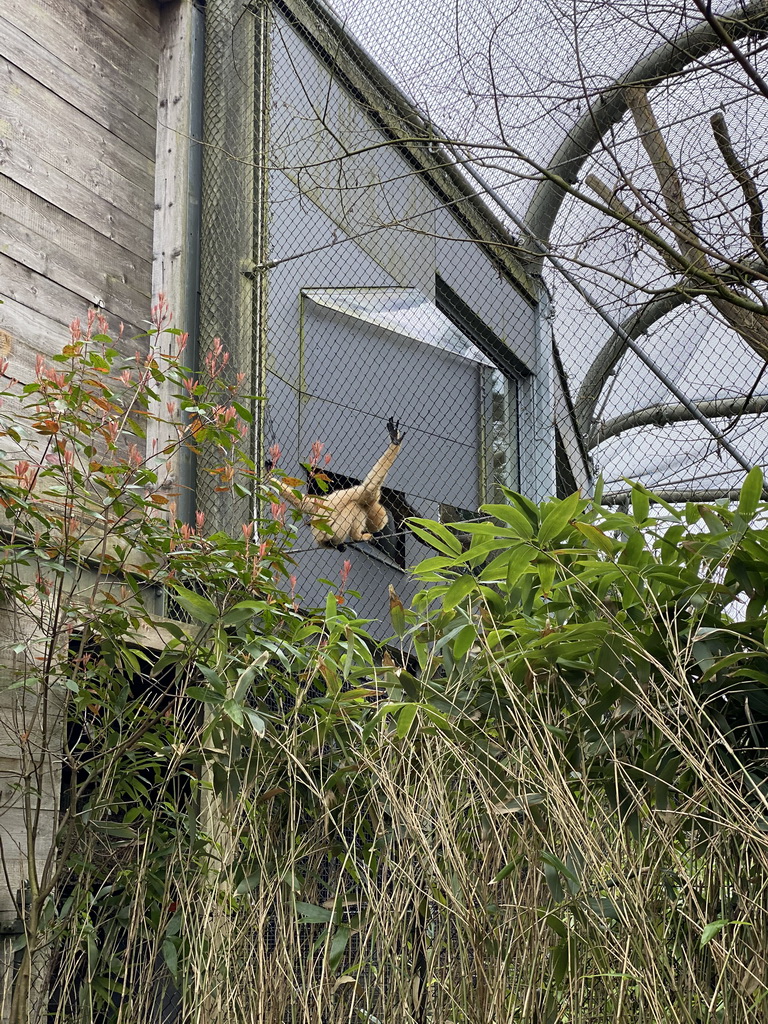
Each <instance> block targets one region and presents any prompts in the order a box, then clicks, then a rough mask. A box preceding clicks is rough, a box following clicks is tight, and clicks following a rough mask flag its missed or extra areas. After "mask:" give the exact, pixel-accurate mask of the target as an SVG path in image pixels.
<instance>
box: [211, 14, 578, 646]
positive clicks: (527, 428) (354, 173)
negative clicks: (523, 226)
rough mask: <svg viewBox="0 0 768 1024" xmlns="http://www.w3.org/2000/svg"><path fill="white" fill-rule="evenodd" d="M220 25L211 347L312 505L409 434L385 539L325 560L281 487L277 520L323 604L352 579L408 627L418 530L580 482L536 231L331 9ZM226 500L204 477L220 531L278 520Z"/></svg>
mask: <svg viewBox="0 0 768 1024" xmlns="http://www.w3.org/2000/svg"><path fill="white" fill-rule="evenodd" d="M206 17H207V28H206V39H207V43H206V75H205V115H204V116H205V144H206V148H205V155H204V180H203V216H202V264H201V347H202V348H203V351H205V346H206V344H207V345H210V344H211V343H212V339H213V338H214V337H216V336H219V337H221V339H222V342H223V344H224V346H225V347H226V348H227V349H228V350H229V351H231V352H232V353H233V356H234V358H233V359H232V362H231V364H230V365H231V370H232V373H233V374H236V373H240V374H245V378H246V381H247V384H248V385H249V386H250V389H251V391H252V393H253V394H255V395H258V396H259V400H258V401H257V402H256V403H255V406H254V411H255V426H254V443H253V456H254V460H255V463H256V465H257V467H258V469H259V472H261V471H262V469H263V467H264V466H265V465H266V464H267V463H274V464H275V466H276V469H277V473H278V474H280V473H284V474H287V476H288V477H289V479H290V480H293V481H296V480H298V481H299V483H300V487H299V489H300V490H301V491H305V490H308V491H309V492H310V493H312V492H314V493H315V494H322V492H323V489H325V490H326V491H327V490H337V489H340V488H344V487H347V486H351V485H354V484H356V483H359V482H360V481H362V480H364V479H365V477H366V475H367V474H368V472H369V471H370V469H371V467H372V466H373V465H374V464H375V462H376V460H377V459H378V458H379V457H380V456H381V455H382V453H383V452H384V451H385V450H386V448H387V447H388V445H389V444H390V434H389V430H388V427H387V424H388V421H389V420H390V418H391V417H392V418H394V420H395V421H397V422H399V429H400V432H401V433H402V434H403V435H404V441H403V444H402V446H401V449H400V452H399V453H398V456H397V459H396V461H395V464H394V466H393V468H392V470H391V472H390V474H389V475H388V477H387V479H386V481H385V484H384V490H383V503H384V506H385V508H386V510H387V514H388V522H387V525H386V527H385V528H384V529H383V530H382V531H380V532H378V533H377V534H376V536H375V537H374V538H373V539H372V540H371V541H370V542H365V541H363V542H359V543H357V544H352V545H348V546H346V548H345V550H343V551H342V550H322V549H319V548H318V547H317V545H316V544H315V542H314V540H313V537H312V535H311V533H310V531H309V529H308V528H307V527H306V525H302V524H301V523H299V522H298V521H296V522H292V520H297V517H296V516H294V515H293V510H292V507H291V505H290V502H289V503H288V506H287V507H284V505H285V502H284V500H282V496H281V495H279V494H277V492H275V495H274V496H275V501H274V503H273V505H274V507H273V508H272V512H271V514H273V515H277V516H278V518H284V519H285V521H286V523H287V524H288V525H289V526H290V527H292V528H293V529H294V530H295V531H296V536H295V541H294V542H293V549H292V556H293V557H294V559H295V563H296V570H295V577H296V579H295V582H294V583H293V584H292V585H293V586H294V587H295V589H296V592H297V595H298V596H299V597H300V598H301V599H302V600H303V601H304V603H305V604H314V603H317V602H318V601H322V600H323V599H324V594H325V591H326V590H327V584H325V583H322V582H321V583H320V584H318V583H317V580H318V579H320V580H323V579H331V580H338V578H339V573H340V572H342V571H344V572H345V573H347V572H348V577H347V578H348V586H349V587H350V588H353V589H356V590H360V591H361V592H363V593H364V603H363V605H362V606H361V608H362V610H363V611H364V614H366V615H369V616H371V617H373V618H376V619H383V620H386V621H387V622H388V611H387V609H388V600H389V598H388V586H389V585H393V586H395V589H396V590H397V591H398V593H399V594H400V596H401V597H403V599H407V598H408V596H409V593H410V589H409V588H411V587H412V584H411V583H409V582H408V579H407V573H406V570H407V568H408V567H409V566H411V565H413V564H415V563H416V562H418V561H419V560H420V559H422V558H423V557H425V556H426V555H429V554H433V553H434V551H432V550H430V548H428V547H426V546H425V545H423V544H422V543H420V542H419V540H418V539H417V537H416V536H415V535H414V533H413V532H412V531H411V530H410V528H409V527H408V525H407V523H406V520H408V519H409V517H414V516H415V517H428V518H431V519H437V520H440V521H443V522H452V521H457V520H466V519H474V518H477V517H478V516H479V515H480V513H479V512H478V509H479V507H480V506H481V505H482V504H483V503H485V502H489V501H490V502H492V501H494V500H499V499H500V498H501V496H502V491H501V486H502V485H504V486H507V487H509V488H512V489H515V490H518V489H519V490H522V491H523V492H525V493H526V494H528V495H530V496H531V497H534V498H545V497H547V496H550V495H553V494H554V493H555V492H556V491H558V490H559V492H560V493H563V492H569V491H571V490H573V489H574V487H575V483H574V478H573V470H572V468H571V465H570V462H569V456H568V445H570V451H571V454H573V450H574V439H573V430H572V429H571V428H569V432H568V437H567V438H565V437H563V436H562V435H561V431H560V430H556V429H555V410H554V406H555V397H554V390H553V389H554V385H555V383H556V380H557V379H558V369H557V366H556V365H555V362H554V361H553V358H552V345H551V325H550V321H549V307H548V303H547V295H546V292H545V290H544V289H543V288H541V287H540V286H539V285H538V283H537V282H536V280H535V279H534V277H533V276H532V275H530V274H529V273H527V272H526V270H525V269H524V267H523V265H522V262H521V260H520V258H519V257H520V250H519V244H518V239H517V236H516V234H515V233H514V232H513V231H512V230H511V229H510V228H509V227H508V226H507V225H505V224H504V223H503V222H502V221H501V220H500V219H499V216H498V212H493V211H491V210H490V209H489V208H488V207H487V206H486V205H484V203H483V200H482V198H481V197H480V196H478V195H477V194H476V193H477V192H478V190H477V188H476V187H475V186H472V185H471V184H470V183H468V182H467V181H466V180H465V179H464V177H463V176H462V175H461V173H460V171H459V170H457V169H456V168H455V167H454V166H453V165H454V163H455V161H454V159H453V157H451V156H450V155H449V154H448V152H447V151H445V150H443V149H441V148H440V147H439V146H435V145H434V143H433V142H432V141H431V139H430V134H431V129H430V128H429V126H428V125H427V124H426V123H425V122H424V120H423V118H422V117H421V116H420V115H419V114H418V112H417V111H415V110H413V109H412V108H411V107H410V106H409V103H408V101H407V100H406V98H405V97H404V96H403V95H401V94H400V93H399V92H398V90H397V88H396V86H395V85H394V84H393V83H392V82H391V81H389V80H387V78H386V76H384V75H383V74H382V73H381V71H380V70H379V69H378V68H377V67H376V65H375V64H373V63H372V62H370V61H368V60H367V58H366V56H365V54H364V53H363V52H362V51H361V50H360V48H359V47H358V46H357V45H356V44H355V43H354V42H353V41H352V40H349V39H347V38H346V37H345V34H344V32H343V31H342V30H341V27H340V26H339V25H338V24H336V23H335V22H334V19H333V16H332V15H330V14H329V12H328V11H327V9H326V8H324V7H322V6H317V5H314V4H306V3H293V2H286V3H273V4H269V5H252V6H251V7H249V8H246V9H245V10H244V9H243V8H242V6H241V5H238V4H232V3H230V2H229V0H216V2H211V3H209V4H208V5H207V14H206ZM560 398H561V403H560V404H561V406H562V408H561V421H562V423H563V424H564V425H565V426H568V423H569V422H570V420H569V413H568V411H567V408H565V406H563V401H562V399H563V395H562V389H561V391H560ZM563 409H565V412H564V413H563ZM219 484H220V481H218V480H217V479H216V478H215V475H213V474H211V473H209V472H208V467H206V465H205V464H201V465H200V466H199V467H198V484H197V502H198V507H199V508H200V509H201V510H202V511H203V512H204V513H205V515H206V522H207V525H208V526H209V527H211V528H220V527H224V528H227V529H230V530H235V531H238V532H239V528H240V527H239V523H240V522H243V521H245V520H246V519H247V518H249V516H250V515H251V514H254V515H257V516H258V515H269V514H270V512H269V505H268V504H265V503H262V505H261V506H259V507H253V508H251V509H248V508H247V506H246V504H245V503H244V504H243V506H242V507H241V508H238V509H236V510H235V511H234V512H233V511H232V509H231V504H230V503H229V497H228V496H227V495H225V494H223V493H222V489H221V488H220V487H219V486H218V485H219ZM291 486H294V485H291ZM347 560H348V561H349V562H350V565H351V568H347V569H345V567H344V563H345V561H347ZM386 628H389V627H388V626H387V627H386Z"/></svg>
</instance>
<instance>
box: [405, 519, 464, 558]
mask: <svg viewBox="0 0 768 1024" xmlns="http://www.w3.org/2000/svg"><path fill="white" fill-rule="evenodd" d="M405 525H406V526H407V527H408V529H409V530H411V531H412V532H413V533H415V534H416V536H417V537H419V539H420V540H423V541H424V543H425V544H428V545H429V546H430V547H432V548H436V549H437V550H438V551H442V552H443V554H444V555H460V554H461V541H460V540H459V539H458V537H455V536H454V535H453V534H452V533H451V531H450V530H448V529H446V527H445V526H443V524H442V523H436V522H434V521H433V520H432V519H420V518H417V517H415V516H414V517H411V518H410V519H406V521H405Z"/></svg>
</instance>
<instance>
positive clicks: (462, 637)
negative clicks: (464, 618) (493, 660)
mask: <svg viewBox="0 0 768 1024" xmlns="http://www.w3.org/2000/svg"><path fill="white" fill-rule="evenodd" d="M476 639H477V627H476V626H475V624H474V623H473V622H468V623H467V624H466V626H464V627H463V628H462V629H461V630H459V632H458V634H457V636H456V639H455V640H454V641H453V656H454V658H455V659H456V661H460V660H461V659H462V658H463V657H464V655H465V654H466V653H467V651H468V650H469V649H470V647H471V646H472V644H473V643H474V642H475V640H476Z"/></svg>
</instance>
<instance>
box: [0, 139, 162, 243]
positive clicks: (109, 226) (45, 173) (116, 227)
mask: <svg viewBox="0 0 768 1024" xmlns="http://www.w3.org/2000/svg"><path fill="white" fill-rule="evenodd" d="M0 171H1V172H2V173H4V174H5V175H6V176H7V177H8V178H10V179H11V180H12V181H15V182H17V183H18V184H19V185H23V186H24V187H25V188H27V189H29V190H30V191H31V192H34V193H35V195H38V196H40V197H41V198H42V199H45V200H47V201H49V202H52V203H53V204H54V205H55V206H57V207H59V208H60V209H62V210H65V211H66V212H67V213H69V214H71V215H72V216H73V217H76V218H77V219H78V220H81V221H83V222H84V223H85V224H90V225H91V226H92V227H93V229H94V230H95V231H98V232H100V233H101V234H102V235H104V236H105V237H106V238H112V239H116V240H118V241H119V244H120V245H122V246H123V247H124V248H125V249H128V250H129V251H130V252H133V253H135V254H136V255H138V256H142V257H143V256H146V254H147V253H148V252H151V251H152V229H151V227H150V226H149V225H147V224H144V223H141V222H140V221H138V220H137V219H136V218H135V217H134V216H132V215H131V214H129V213H125V212H124V211H123V210H120V209H118V208H117V207H116V206H114V205H113V204H112V203H111V202H110V201H109V200H108V199H102V198H101V197H100V196H98V195H96V194H95V193H94V192H92V191H91V189H89V188H88V187H87V185H85V184H83V182H82V181H78V180H76V179H75V178H72V177H70V175H69V174H66V173H65V172H64V171H61V170H59V169H58V168H57V167H52V166H51V165H50V164H46V163H45V162H43V161H41V160H38V159H37V154H36V153H35V152H34V150H30V149H28V148H26V147H25V146H23V145H20V144H19V143H17V142H14V143H13V144H11V143H10V141H9V140H8V139H4V138H2V137H0Z"/></svg>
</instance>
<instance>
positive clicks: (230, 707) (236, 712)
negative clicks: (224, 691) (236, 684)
mask: <svg viewBox="0 0 768 1024" xmlns="http://www.w3.org/2000/svg"><path fill="white" fill-rule="evenodd" d="M221 710H222V711H223V712H224V714H225V715H226V716H227V718H229V719H230V721H232V722H234V723H235V725H237V726H239V727H240V728H242V727H243V723H244V722H245V718H244V716H243V709H242V707H241V706H240V705H239V704H238V703H237V701H234V700H225V701H224V703H223V704H222V705H221Z"/></svg>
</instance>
